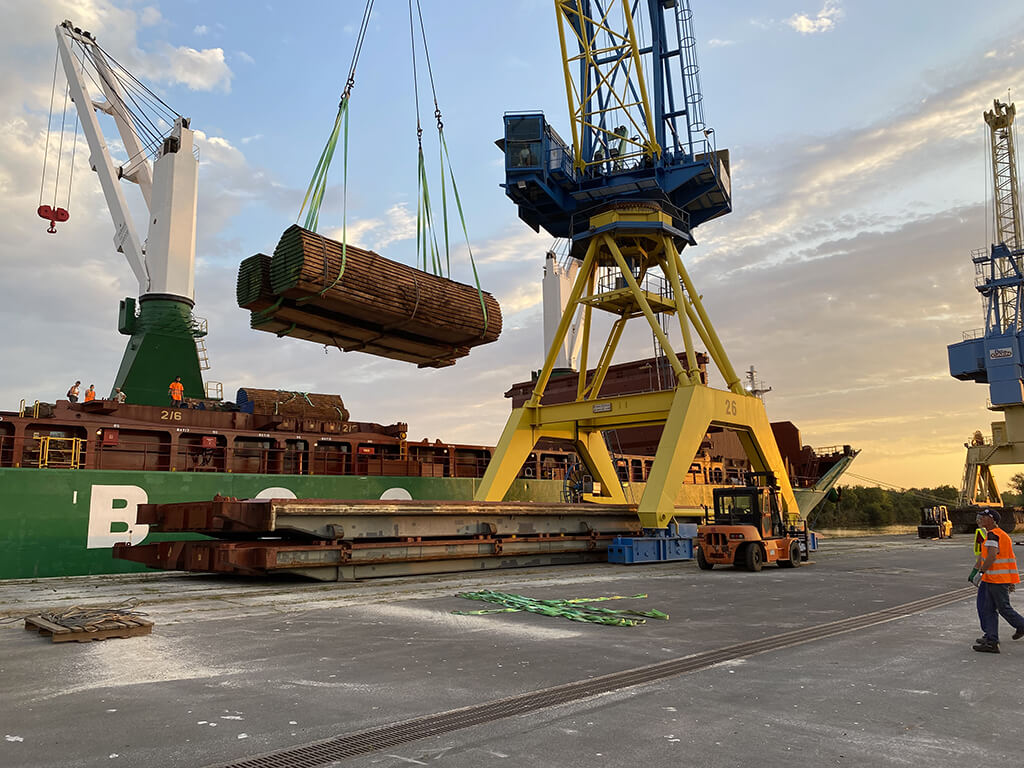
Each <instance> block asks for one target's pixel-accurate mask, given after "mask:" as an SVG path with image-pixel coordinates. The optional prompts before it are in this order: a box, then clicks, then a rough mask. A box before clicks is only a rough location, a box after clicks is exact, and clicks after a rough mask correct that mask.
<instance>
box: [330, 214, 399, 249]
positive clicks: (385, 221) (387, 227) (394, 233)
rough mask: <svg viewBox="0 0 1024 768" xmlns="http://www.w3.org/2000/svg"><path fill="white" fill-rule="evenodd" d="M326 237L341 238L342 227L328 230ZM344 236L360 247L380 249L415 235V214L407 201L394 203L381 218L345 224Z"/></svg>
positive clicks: (358, 220)
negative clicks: (410, 209)
mask: <svg viewBox="0 0 1024 768" xmlns="http://www.w3.org/2000/svg"><path fill="white" fill-rule="evenodd" d="M325 234H326V235H327V237H329V238H331V239H333V240H341V236H342V229H341V227H335V228H334V229H330V230H328V231H327V232H326V233H325ZM345 237H346V238H347V240H348V242H350V243H352V244H353V245H358V246H359V247H360V248H367V249H369V250H374V251H381V250H383V249H384V248H386V247H387V246H389V245H391V244H392V243H397V242H400V241H402V240H413V239H415V237H416V216H415V215H414V214H413V213H412V212H410V211H409V204H408V203H395V204H394V205H392V206H391V207H390V208H388V210H387V212H386V213H385V214H384V216H383V217H382V218H369V219H356V220H355V221H351V222H349V223H348V224H347V226H346V228H345Z"/></svg>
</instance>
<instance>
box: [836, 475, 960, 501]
mask: <svg viewBox="0 0 1024 768" xmlns="http://www.w3.org/2000/svg"><path fill="white" fill-rule="evenodd" d="M844 474H845V475H846V476H847V477H852V478H855V479H857V480H865V481H867V482H869V483H875V484H876V485H878V486H885V488H884V490H894V491H899V492H900V493H908V494H910V495H911V496H917V497H918V498H920V499H924V500H925V501H937V502H940V503H942V504H949V503H950V500H949V499H943V498H941V497H939V496H932V495H930V494H927V493H921V492H920V491H917V490H915V489H913V488H903V487H902V486H899V485H894V484H893V483H887V482H885V481H884V480H876V479H875V478H873V477H866V476H864V475H857V474H854V473H853V472H849V471H847V472H845V473H844Z"/></svg>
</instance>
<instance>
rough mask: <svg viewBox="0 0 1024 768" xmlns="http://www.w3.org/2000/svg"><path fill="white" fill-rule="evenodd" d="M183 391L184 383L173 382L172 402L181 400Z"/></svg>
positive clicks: (171, 388)
mask: <svg viewBox="0 0 1024 768" xmlns="http://www.w3.org/2000/svg"><path fill="white" fill-rule="evenodd" d="M183 389H185V387H184V386H183V385H182V383H181V382H180V381H172V382H171V387H170V390H171V399H172V400H181V392H182V390H183Z"/></svg>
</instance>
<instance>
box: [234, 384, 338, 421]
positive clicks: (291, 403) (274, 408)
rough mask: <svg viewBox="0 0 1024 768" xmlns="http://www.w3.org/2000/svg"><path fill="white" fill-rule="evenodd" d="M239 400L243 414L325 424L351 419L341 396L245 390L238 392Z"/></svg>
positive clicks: (249, 388)
mask: <svg viewBox="0 0 1024 768" xmlns="http://www.w3.org/2000/svg"><path fill="white" fill-rule="evenodd" d="M235 401H236V402H237V403H238V408H239V410H241V411H242V412H243V413H255V414H258V415H261V416H281V417H282V418H285V417H287V418H299V419H319V420H321V421H348V420H349V412H348V409H347V408H346V407H345V403H344V401H343V400H342V399H341V395H325V394H321V393H318V392H292V391H290V390H284V389H254V388H253V387H243V388H241V389H239V390H238V393H237V395H236V396H235Z"/></svg>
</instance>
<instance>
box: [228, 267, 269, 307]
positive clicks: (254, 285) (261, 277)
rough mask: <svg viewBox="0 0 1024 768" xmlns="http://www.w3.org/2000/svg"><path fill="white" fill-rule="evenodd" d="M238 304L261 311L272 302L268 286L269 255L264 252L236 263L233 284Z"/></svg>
mask: <svg viewBox="0 0 1024 768" xmlns="http://www.w3.org/2000/svg"><path fill="white" fill-rule="evenodd" d="M235 298H236V299H237V300H238V306H240V307H242V308H243V309H248V310H250V311H252V312H262V311H263V310H265V309H267V308H268V307H269V306H270V305H272V304H273V303H274V300H275V299H274V292H273V291H272V290H271V288H270V257H269V256H267V255H266V254H265V253H257V254H256V255H255V256H250V257H249V258H248V259H245V260H244V261H243V262H242V263H241V264H239V265H238V282H237V283H236V284H235Z"/></svg>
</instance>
